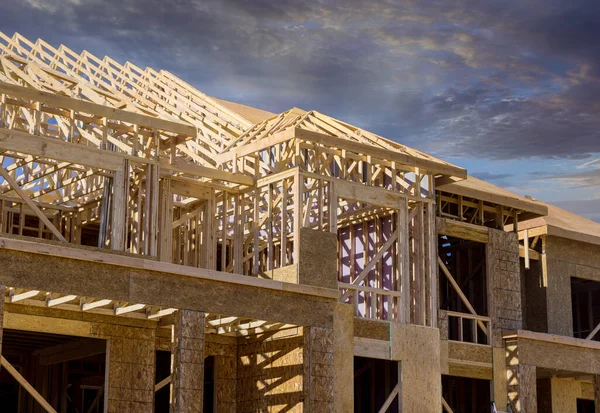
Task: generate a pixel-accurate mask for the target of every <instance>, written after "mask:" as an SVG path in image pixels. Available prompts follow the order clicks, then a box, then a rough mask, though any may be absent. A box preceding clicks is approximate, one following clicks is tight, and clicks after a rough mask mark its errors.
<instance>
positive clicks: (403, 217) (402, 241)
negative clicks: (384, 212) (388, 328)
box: [398, 198, 410, 324]
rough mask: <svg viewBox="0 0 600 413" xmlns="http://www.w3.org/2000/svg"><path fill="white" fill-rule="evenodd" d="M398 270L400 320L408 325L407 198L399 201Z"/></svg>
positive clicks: (408, 254)
mask: <svg viewBox="0 0 600 413" xmlns="http://www.w3.org/2000/svg"><path fill="white" fill-rule="evenodd" d="M398 244H399V248H398V251H399V254H398V261H399V262H398V268H399V269H400V282H401V289H400V292H401V295H400V320H401V322H402V323H405V324H409V323H410V260H409V256H410V253H409V245H408V198H402V199H401V200H400V208H399V209H398Z"/></svg>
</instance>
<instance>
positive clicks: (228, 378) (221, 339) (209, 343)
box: [204, 334, 237, 413]
mask: <svg viewBox="0 0 600 413" xmlns="http://www.w3.org/2000/svg"><path fill="white" fill-rule="evenodd" d="M204 355H205V357H208V356H214V357H215V376H214V380H215V403H216V411H217V412H219V413H235V412H236V403H235V402H236V392H237V339H236V338H235V337H229V336H224V335H220V334H207V335H206V341H205V349H204Z"/></svg>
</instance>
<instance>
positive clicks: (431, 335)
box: [391, 323, 442, 413]
mask: <svg viewBox="0 0 600 413" xmlns="http://www.w3.org/2000/svg"><path fill="white" fill-rule="evenodd" d="M391 328H392V337H391V339H392V344H391V345H392V348H391V350H392V360H399V361H401V370H402V373H401V374H402V376H401V380H402V384H401V393H400V400H401V405H402V411H403V412H423V413H434V412H439V411H440V403H441V400H442V380H441V374H440V333H439V330H438V329H437V328H431V327H422V326H415V325H410V324H400V323H392V324H391Z"/></svg>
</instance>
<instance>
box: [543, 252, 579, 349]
mask: <svg viewBox="0 0 600 413" xmlns="http://www.w3.org/2000/svg"><path fill="white" fill-rule="evenodd" d="M546 257H547V268H548V273H547V276H546V279H547V282H546V306H547V319H548V331H547V332H548V333H549V334H557V335H561V336H570V337H572V336H573V316H572V309H571V300H570V298H571V295H570V291H571V276H572V275H574V272H575V264H572V263H569V262H566V261H560V260H557V259H554V258H552V255H550V254H549V253H547V254H546Z"/></svg>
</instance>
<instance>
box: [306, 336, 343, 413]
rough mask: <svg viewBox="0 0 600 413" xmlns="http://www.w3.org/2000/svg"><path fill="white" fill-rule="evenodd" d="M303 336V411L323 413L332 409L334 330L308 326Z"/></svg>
mask: <svg viewBox="0 0 600 413" xmlns="http://www.w3.org/2000/svg"><path fill="white" fill-rule="evenodd" d="M306 331H307V333H306V334H305V336H304V372H305V373H304V374H305V377H307V379H306V381H305V383H307V384H308V386H305V388H304V394H305V396H306V400H307V402H310V404H309V405H308V406H305V411H307V412H311V413H321V412H323V413H325V412H332V411H333V410H334V376H335V372H334V370H335V368H334V332H333V329H328V328H320V327H309V328H307V329H306ZM306 407H308V409H306Z"/></svg>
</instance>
